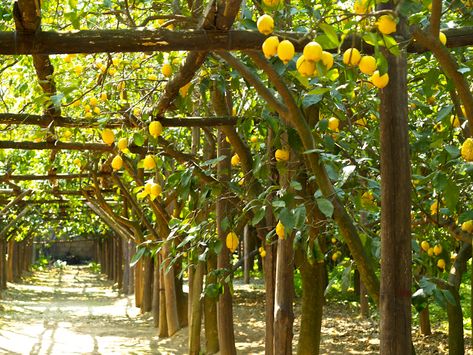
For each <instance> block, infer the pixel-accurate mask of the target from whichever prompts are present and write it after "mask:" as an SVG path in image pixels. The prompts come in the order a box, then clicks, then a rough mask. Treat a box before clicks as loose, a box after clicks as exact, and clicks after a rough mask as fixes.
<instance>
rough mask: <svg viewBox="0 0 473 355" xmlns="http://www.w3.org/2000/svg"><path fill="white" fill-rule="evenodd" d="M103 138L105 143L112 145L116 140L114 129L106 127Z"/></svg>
mask: <svg viewBox="0 0 473 355" xmlns="http://www.w3.org/2000/svg"><path fill="white" fill-rule="evenodd" d="M102 140H103V141H104V143H105V144H108V145H112V144H113V142H114V141H115V134H114V133H113V131H112V130H111V129H109V128H105V129H104V130H103V131H102Z"/></svg>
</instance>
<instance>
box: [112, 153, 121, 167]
mask: <svg viewBox="0 0 473 355" xmlns="http://www.w3.org/2000/svg"><path fill="white" fill-rule="evenodd" d="M122 167H123V158H122V157H121V156H120V155H117V156H115V158H113V160H112V168H113V170H120V169H121V168H122Z"/></svg>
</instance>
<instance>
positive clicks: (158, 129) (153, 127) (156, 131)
mask: <svg viewBox="0 0 473 355" xmlns="http://www.w3.org/2000/svg"><path fill="white" fill-rule="evenodd" d="M148 131H149V134H151V136H152V137H154V138H158V137H159V136H160V135H161V133H162V132H163V125H162V124H161V122H159V121H153V122H151V123H150V124H149V126H148Z"/></svg>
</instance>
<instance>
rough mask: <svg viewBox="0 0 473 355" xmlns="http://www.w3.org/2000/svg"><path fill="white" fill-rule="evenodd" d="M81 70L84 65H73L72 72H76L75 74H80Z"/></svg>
mask: <svg viewBox="0 0 473 355" xmlns="http://www.w3.org/2000/svg"><path fill="white" fill-rule="evenodd" d="M83 70H84V67H83V66H82V65H76V66H75V67H74V72H75V73H76V75H81V74H82V71H83Z"/></svg>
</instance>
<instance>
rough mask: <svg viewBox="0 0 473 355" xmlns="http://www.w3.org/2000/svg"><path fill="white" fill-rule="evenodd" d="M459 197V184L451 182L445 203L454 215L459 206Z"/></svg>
mask: <svg viewBox="0 0 473 355" xmlns="http://www.w3.org/2000/svg"><path fill="white" fill-rule="evenodd" d="M459 197H460V188H459V187H458V186H457V184H456V183H455V182H454V181H452V180H449V181H448V182H447V185H446V187H445V202H446V205H447V208H448V209H449V210H450V212H452V213H453V211H455V207H456V206H457V202H458V198H459Z"/></svg>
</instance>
